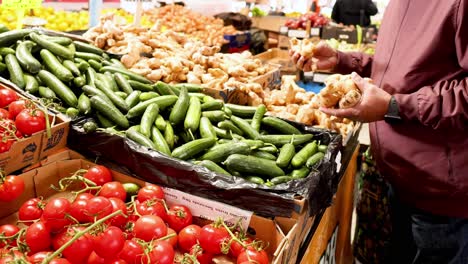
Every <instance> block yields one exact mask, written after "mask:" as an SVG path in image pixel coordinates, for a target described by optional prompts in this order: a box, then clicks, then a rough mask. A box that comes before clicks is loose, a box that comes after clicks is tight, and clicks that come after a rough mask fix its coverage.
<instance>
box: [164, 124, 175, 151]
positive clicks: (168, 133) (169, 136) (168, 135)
mask: <svg viewBox="0 0 468 264" xmlns="http://www.w3.org/2000/svg"><path fill="white" fill-rule="evenodd" d="M164 139H165V140H166V142H167V145H168V146H169V148H170V149H174V145H175V136H174V129H173V128H172V125H171V123H169V122H166V129H165V130H164Z"/></svg>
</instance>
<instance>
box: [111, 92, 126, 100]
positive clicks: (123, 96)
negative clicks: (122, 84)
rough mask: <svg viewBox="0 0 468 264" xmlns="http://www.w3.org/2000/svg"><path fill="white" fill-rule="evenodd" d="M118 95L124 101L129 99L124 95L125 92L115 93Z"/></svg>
mask: <svg viewBox="0 0 468 264" xmlns="http://www.w3.org/2000/svg"><path fill="white" fill-rule="evenodd" d="M114 93H115V94H116V95H118V96H119V97H120V98H122V99H124V100H125V98H127V96H128V94H126V93H124V92H121V91H117V92H114Z"/></svg>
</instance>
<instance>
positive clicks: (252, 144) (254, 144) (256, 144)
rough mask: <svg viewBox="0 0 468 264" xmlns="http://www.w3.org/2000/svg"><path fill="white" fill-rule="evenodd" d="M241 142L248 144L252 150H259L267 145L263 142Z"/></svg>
mask: <svg viewBox="0 0 468 264" xmlns="http://www.w3.org/2000/svg"><path fill="white" fill-rule="evenodd" d="M241 141H242V142H244V143H247V144H248V145H249V146H250V148H251V149H259V148H262V147H263V146H264V145H265V143H264V142H263V141H261V140H254V139H243V140H241Z"/></svg>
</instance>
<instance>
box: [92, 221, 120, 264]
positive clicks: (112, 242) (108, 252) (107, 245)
mask: <svg viewBox="0 0 468 264" xmlns="http://www.w3.org/2000/svg"><path fill="white" fill-rule="evenodd" d="M124 243H125V237H124V233H123V232H122V230H120V228H118V227H115V226H110V227H108V228H107V229H106V230H104V232H102V233H100V234H99V235H97V236H96V237H95V238H94V252H96V254H98V256H100V257H101V258H104V259H111V258H114V257H115V256H118V255H119V253H120V251H121V250H122V248H123V246H124Z"/></svg>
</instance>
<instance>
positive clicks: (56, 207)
mask: <svg viewBox="0 0 468 264" xmlns="http://www.w3.org/2000/svg"><path fill="white" fill-rule="evenodd" d="M70 205H71V204H70V201H68V200H67V199H65V198H62V197H60V198H53V199H52V200H50V201H49V202H48V203H47V204H46V206H45V207H44V211H43V212H42V217H41V220H42V221H43V222H44V223H45V224H46V225H47V227H49V228H50V230H51V231H52V232H57V231H60V230H61V229H62V228H64V227H65V226H67V225H69V224H71V223H72V221H71V220H70V219H69V218H68V217H67V215H68V214H69V213H70Z"/></svg>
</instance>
